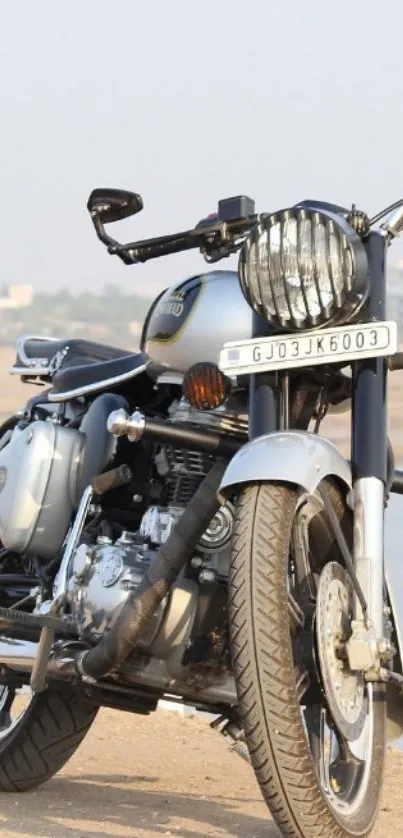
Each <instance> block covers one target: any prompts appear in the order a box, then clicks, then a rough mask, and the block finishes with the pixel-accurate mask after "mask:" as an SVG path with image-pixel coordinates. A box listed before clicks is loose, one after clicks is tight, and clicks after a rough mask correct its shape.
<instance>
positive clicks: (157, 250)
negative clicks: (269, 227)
mask: <svg viewBox="0 0 403 838" xmlns="http://www.w3.org/2000/svg"><path fill="white" fill-rule="evenodd" d="M309 203H312V202H309ZM314 203H316V202H314ZM87 206H88V209H89V211H90V213H91V218H92V222H93V224H94V227H95V230H96V233H97V236H98V238H99V239H100V240H101V241H102V242H103V244H105V245H106V246H107V248H108V253H110V254H112V255H115V256H119V258H120V259H121V260H122V261H123V262H124V263H125V264H126V265H133V264H137V263H138V262H147V261H148V260H149V259H158V258H159V257H160V256H169V255H172V254H174V253H180V252H181V251H185V250H195V249H199V250H200V252H201V254H202V255H203V256H204V258H205V260H206V261H207V262H216V261H218V260H219V259H223V258H225V257H227V256H230V255H231V254H233V253H236V251H237V250H239V248H240V247H241V246H242V244H243V241H244V239H245V237H246V236H247V235H248V233H249V232H250V231H251V230H252V228H253V227H254V226H255V225H256V223H257V221H258V220H259V219H263V218H264V217H265V215H264V214H259V215H257V214H256V213H255V212H254V208H255V207H254V201H252V200H251V199H250V198H246V197H245V196H238V197H236V198H228V199H225V200H223V201H219V204H218V213H217V214H214V216H212V217H211V216H209V217H208V218H205V219H203V220H202V221H200V222H199V224H197V225H196V227H194V228H192V229H190V230H183V231H181V232H179V233H171V234H169V235H166V236H158V237H156V238H149V239H143V240H140V241H133V242H127V243H125V244H123V243H121V242H118V241H116V240H115V239H113V238H112V237H111V236H109V235H108V234H107V233H106V231H105V224H107V223H108V222H110V221H116V220H118V218H119V217H121V218H125V217H127V216H128V215H133V214H134V213H136V212H139V211H140V210H141V209H142V206H143V203H142V199H141V196H140V195H137V194H135V193H130V192H125V191H123V190H120V191H119V190H111V189H108V190H102V189H96V190H94V192H92V193H91V195H90V198H89V201H88V205H87ZM319 208H320V207H319V204H318V209H319ZM337 209H338V210H339V211H341V212H342V214H343V215H345V217H346V219H347V221H349V223H350V224H351V225H352V226H354V227H355V229H356V232H357V233H358V234H359V235H361V236H362V237H365V236H366V235H368V232H369V230H370V228H371V227H372V226H373V225H375V224H376V223H377V222H379V221H380V220H381V219H382V218H384V217H385V216H387V215H390V213H393V214H392V215H391V217H390V218H389V221H388V222H385V223H384V224H382V225H381V229H383V231H384V234H385V237H386V238H387V239H388V241H389V242H390V241H391V240H392V239H393V238H395V236H397V235H399V234H400V233H402V232H403V199H401V200H399V201H395V203H393V204H391V205H390V206H388V207H387V208H386V209H384V210H382V211H381V212H379V213H378V214H377V215H375V216H373V217H372V218H368V216H366V215H365V213H360V212H357V211H356V209H355V206H354V205H353V208H352V210H351V212H350V211H343V210H342V208H341V207H339V208H337ZM337 209H336V211H337Z"/></svg>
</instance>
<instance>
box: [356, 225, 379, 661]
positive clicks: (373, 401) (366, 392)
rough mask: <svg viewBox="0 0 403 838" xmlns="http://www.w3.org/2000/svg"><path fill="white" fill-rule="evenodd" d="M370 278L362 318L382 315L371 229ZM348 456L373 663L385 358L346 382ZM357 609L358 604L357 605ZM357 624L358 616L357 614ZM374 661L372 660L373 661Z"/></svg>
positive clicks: (359, 368) (365, 364) (362, 365)
mask: <svg viewBox="0 0 403 838" xmlns="http://www.w3.org/2000/svg"><path fill="white" fill-rule="evenodd" d="M366 247H367V252H368V260H369V265H370V277H371V297H370V302H369V307H368V308H369V310H368V319H369V320H371V321H375V322H376V321H377V320H384V319H385V299H386V284H385V249H386V243H385V239H384V237H383V236H382V235H381V234H380V233H378V232H374V233H371V234H370V236H369V239H368V242H367V245H366ZM352 387H353V389H352V426H351V427H352V431H351V460H352V470H353V486H354V493H353V496H354V556H353V558H354V563H355V570H356V573H357V577H358V581H359V583H360V585H361V588H362V591H363V593H364V596H365V599H366V602H367V620H366V628H367V629H369V632H370V636H371V639H372V650H373V655H374V663H376V664H377V666H378V667H379V648H381V647H379V643H380V642H381V641H382V639H383V638H384V634H385V631H384V556H383V551H384V504H385V486H386V482H387V405H386V387H387V363H386V360H385V358H372V359H368V360H364V361H360V362H359V363H357V364H356V365H355V368H354V369H353V380H352ZM357 612H358V613H360V608H359V607H357ZM361 625H362V618H361ZM375 659H377V660H376V661H375Z"/></svg>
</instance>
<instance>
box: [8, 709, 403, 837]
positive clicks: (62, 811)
mask: <svg viewBox="0 0 403 838" xmlns="http://www.w3.org/2000/svg"><path fill="white" fill-rule="evenodd" d="M402 772H403V754H400V753H397V752H395V751H393V752H392V751H389V752H388V765H387V776H386V785H385V790H384V796H383V801H382V806H381V811H380V815H379V819H378V823H377V826H376V828H375V830H374V832H373V838H386V837H387V838H398V836H399V838H401V836H403V794H402V792H401V788H402V780H401V778H402V776H403V774H402ZM0 834H1V836H5V837H6V836H7V838H38V836H40V838H95V836H121V838H158V836H178V838H205V836H210V838H211V836H214V838H230V837H231V838H280V836H279V833H278V831H277V829H276V827H275V826H274V824H273V823H272V821H271V820H270V818H269V816H268V812H267V810H266V807H265V805H264V803H263V801H262V799H261V796H260V792H259V789H258V787H257V785H256V782H255V779H254V776H253V773H252V770H251V769H250V768H249V766H248V765H247V764H246V763H244V762H243V761H242V760H241V759H240V758H239V757H238V756H236V755H234V754H232V753H230V752H229V750H228V747H227V744H226V742H225V741H224V740H223V739H221V738H220V737H219V735H218V734H217V733H215V732H214V731H212V730H210V728H209V721H208V720H207V719H205V718H203V719H200V718H197V717H193V718H183V717H181V716H179V715H176V714H174V713H171V712H165V711H162V710H160V711H158V712H157V713H155V714H153V715H151V716H149V717H146V718H142V717H140V716H138V717H136V716H131V715H129V714H127V713H118V712H117V711H111V710H102V711H101V712H100V714H99V716H98V718H97V720H96V721H95V723H94V725H93V727H92V729H91V731H90V733H89V734H88V736H87V738H86V740H85V741H84V743H83V744H82V745H81V748H80V749H79V750H78V751H77V753H76V754H75V756H74V757H73V758H72V759H71V760H70V762H69V763H68V764H67V765H66V766H65V768H64V769H63V771H62V772H61V773H60V774H59V775H57V776H56V777H55V778H54V779H53V780H51V781H49V782H48V783H46V784H45V785H44V786H42V787H41V788H40V789H38V790H37V791H35V792H30V793H28V794H25V795H9V796H8V795H5V796H2V797H0Z"/></svg>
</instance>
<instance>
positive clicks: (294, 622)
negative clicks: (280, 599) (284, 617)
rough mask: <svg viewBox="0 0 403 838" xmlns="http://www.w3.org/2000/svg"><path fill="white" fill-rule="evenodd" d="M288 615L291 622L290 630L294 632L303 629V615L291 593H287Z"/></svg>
mask: <svg viewBox="0 0 403 838" xmlns="http://www.w3.org/2000/svg"><path fill="white" fill-rule="evenodd" d="M288 614H289V617H290V621H291V628H292V629H293V630H294V631H295V630H296V629H302V628H304V625H305V614H304V612H303V610H302V608H301V606H300V605H299V604H298V602H297V600H296V599H295V597H294V596H293V594H292V593H291V591H288Z"/></svg>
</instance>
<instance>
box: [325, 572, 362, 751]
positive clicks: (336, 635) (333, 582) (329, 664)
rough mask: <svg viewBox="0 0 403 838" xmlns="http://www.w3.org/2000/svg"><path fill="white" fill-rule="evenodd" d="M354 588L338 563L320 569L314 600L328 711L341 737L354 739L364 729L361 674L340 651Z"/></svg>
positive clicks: (348, 629) (347, 629)
mask: <svg viewBox="0 0 403 838" xmlns="http://www.w3.org/2000/svg"><path fill="white" fill-rule="evenodd" d="M353 606H354V591H353V587H352V584H351V581H350V578H349V576H348V574H347V573H346V571H345V570H344V569H343V568H342V567H341V566H340V565H339V564H337V562H329V563H328V564H327V565H326V566H325V567H324V569H323V571H322V573H321V576H320V581H319V586H318V592H317V601H316V641H317V647H318V658H319V664H320V671H321V676H322V683H323V687H324V691H325V696H326V700H327V704H328V708H329V711H330V714H331V716H332V718H333V722H334V724H335V725H336V728H337V729H338V731H339V732H340V734H341V735H342V736H343V738H344V739H348V740H349V741H354V740H356V739H358V737H359V736H360V734H361V733H362V731H363V728H364V724H365V719H366V714H367V706H366V705H367V701H366V693H365V681H364V676H363V675H362V673H360V672H352V671H351V670H350V669H349V665H348V661H347V659H346V658H343V657H341V655H340V650H341V647H342V645H343V643H344V642H345V641H346V640H347V638H348V636H349V634H350V632H351V628H350V626H351V619H352V616H353Z"/></svg>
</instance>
